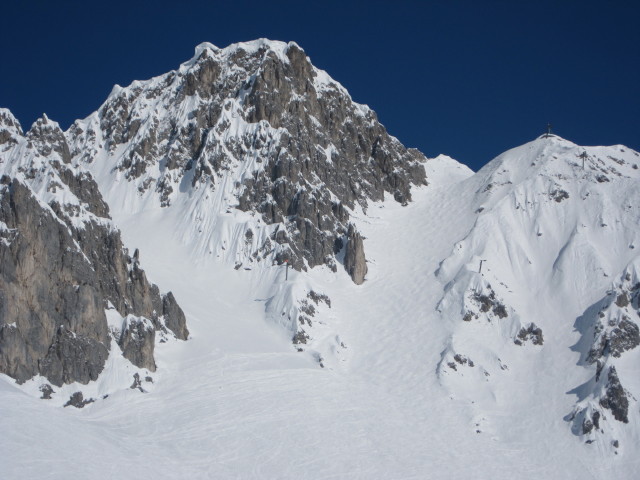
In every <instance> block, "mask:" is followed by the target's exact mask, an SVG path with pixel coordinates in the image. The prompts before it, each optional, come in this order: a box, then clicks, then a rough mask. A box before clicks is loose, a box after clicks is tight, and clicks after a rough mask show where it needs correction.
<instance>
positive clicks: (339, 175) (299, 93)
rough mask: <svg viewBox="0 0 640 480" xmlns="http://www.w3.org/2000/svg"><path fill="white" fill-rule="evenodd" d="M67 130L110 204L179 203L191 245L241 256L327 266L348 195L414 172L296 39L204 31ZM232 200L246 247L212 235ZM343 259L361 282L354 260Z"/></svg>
mask: <svg viewBox="0 0 640 480" xmlns="http://www.w3.org/2000/svg"><path fill="white" fill-rule="evenodd" d="M68 138H69V142H70V144H71V145H72V150H73V152H72V153H73V155H74V156H75V157H76V158H77V159H79V160H80V161H82V162H84V163H86V164H88V167H89V168H90V169H91V171H92V172H94V173H95V174H96V176H97V178H99V179H100V180H99V181H100V184H101V186H102V189H103V191H104V193H105V195H106V197H107V199H108V201H109V203H110V204H112V203H116V204H117V205H118V206H117V207H116V209H118V208H122V209H124V210H126V211H131V209H134V210H135V209H146V208H151V206H153V207H155V206H160V207H164V208H174V209H179V210H182V211H183V212H184V221H183V222H182V224H181V225H180V226H179V228H180V230H181V231H182V232H183V236H184V238H183V242H185V243H189V244H190V245H191V246H192V248H193V251H194V255H195V257H207V256H209V255H215V256H216V257H223V258H227V259H229V260H230V261H233V262H234V263H235V264H236V265H238V266H239V267H240V266H249V265H251V264H254V263H256V262H260V261H263V260H264V261H265V263H269V264H271V263H273V262H274V261H275V262H277V263H278V264H281V263H282V262H284V261H287V262H288V263H289V264H290V265H291V266H293V268H295V269H296V270H301V269H306V268H308V267H314V266H317V265H328V266H330V267H331V268H333V269H335V268H336V255H337V254H338V253H340V252H341V250H342V249H343V247H344V246H345V244H346V243H348V241H349V239H350V237H349V235H348V232H349V228H348V227H349V219H350V212H351V211H352V210H353V209H354V208H356V206H357V207H359V208H362V209H366V208H367V205H368V203H369V202H371V201H379V200H382V199H383V198H384V195H385V193H387V194H390V195H391V196H393V198H395V200H397V201H398V202H401V203H406V202H408V201H409V200H410V199H411V191H410V188H411V185H412V184H415V185H422V184H425V183H426V179H425V173H424V168H423V165H422V163H423V162H424V161H425V158H424V156H423V155H422V154H421V153H420V152H418V151H416V150H407V149H406V148H404V147H403V146H402V145H401V144H400V143H399V142H398V141H397V140H396V139H395V138H393V137H391V136H389V135H388V134H387V132H386V131H385V129H384V127H382V125H380V123H378V121H377V118H376V116H375V114H374V113H373V112H372V111H371V110H370V109H369V108H367V107H365V106H362V105H358V104H356V103H354V102H352V100H351V98H350V97H349V95H348V93H347V92H346V91H345V90H344V88H343V87H341V86H340V85H339V84H338V83H337V82H335V81H333V80H332V79H331V78H330V77H329V76H328V75H327V74H326V73H325V72H323V71H321V70H318V69H316V68H315V67H313V66H312V65H311V63H310V61H309V59H308V58H307V56H306V55H305V53H304V52H303V51H302V50H301V49H300V47H298V46H297V45H296V44H295V43H289V44H285V43H282V42H272V41H267V40H259V41H255V42H248V43H242V44H237V45H232V46H230V47H227V48H225V49H218V48H217V47H214V46H213V45H211V44H206V43H205V44H202V45H200V46H198V47H197V48H196V54H195V56H194V57H193V58H192V59H191V60H190V61H188V62H186V63H184V64H183V65H181V66H180V68H179V69H178V70H176V71H172V72H170V73H168V74H166V75H162V76H160V77H156V78H153V79H151V80H148V81H144V82H134V83H133V84H132V85H130V86H129V87H126V88H120V87H116V88H114V91H113V92H112V94H111V95H110V97H109V98H108V100H107V101H106V102H105V103H104V105H103V106H102V107H101V108H100V109H99V110H98V111H97V112H96V113H95V114H93V115H91V116H90V117H88V118H87V119H85V120H83V121H78V122H76V123H75V124H74V125H73V126H72V128H71V129H70V130H69V132H68ZM121 199H122V200H121ZM120 202H122V206H120ZM233 209H237V210H239V211H242V212H250V213H251V214H252V216H253V217H254V218H252V221H245V222H242V223H241V224H240V223H237V224H235V225H234V226H233V227H230V228H232V229H233V230H234V231H233V232H231V233H230V235H231V236H232V237H235V236H239V237H241V238H242V237H243V238H245V239H246V240H247V243H249V244H250V248H249V249H240V250H238V249H236V248H235V247H234V246H230V245H226V247H231V250H230V251H229V250H227V251H224V250H222V248H223V247H225V243H228V240H227V239H221V238H217V237H216V235H217V234H216V231H217V230H219V229H220V228H221V224H222V223H224V222H225V218H226V217H228V213H229V212H230V210H233ZM256 215H257V216H256ZM352 232H353V235H355V233H356V232H355V231H353V229H352ZM245 250H246V251H245ZM351 272H352V276H353V279H354V281H355V282H356V283H362V281H363V280H364V273H365V272H366V268H364V265H361V266H359V267H358V268H352V269H351Z"/></svg>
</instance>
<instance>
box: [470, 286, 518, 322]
mask: <svg viewBox="0 0 640 480" xmlns="http://www.w3.org/2000/svg"><path fill="white" fill-rule="evenodd" d="M470 300H471V303H472V304H475V307H474V308H472V309H469V310H467V311H466V312H465V314H464V315H463V316H462V320H463V321H465V322H470V321H471V320H472V319H474V318H475V319H478V318H480V314H486V318H487V320H488V321H489V322H490V321H491V318H492V317H493V318H497V319H502V318H507V317H508V316H509V313H508V312H507V307H506V306H505V305H504V303H502V301H500V299H499V298H498V297H497V296H496V292H495V291H494V290H493V288H491V285H487V286H486V292H478V291H474V292H472V293H471V296H470Z"/></svg>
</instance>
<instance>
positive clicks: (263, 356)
mask: <svg viewBox="0 0 640 480" xmlns="http://www.w3.org/2000/svg"><path fill="white" fill-rule="evenodd" d="M427 169H428V175H429V179H430V181H431V182H432V184H431V185H430V186H428V187H423V188H421V189H415V190H414V201H413V202H412V203H410V204H409V205H408V206H407V207H402V206H400V205H399V204H398V203H396V202H393V201H387V202H384V203H379V204H372V205H371V206H370V207H369V209H368V211H367V212H366V214H364V213H362V212H361V213H360V214H356V218H357V222H358V228H359V229H360V230H361V232H362V234H363V235H364V237H366V243H365V248H366V254H367V259H368V261H369V273H368V275H367V281H366V282H365V283H364V284H363V285H362V286H356V285H354V284H353V283H352V282H351V280H350V279H349V278H348V276H347V275H346V273H345V272H344V271H343V270H342V269H341V268H339V269H338V271H337V272H336V273H333V272H331V271H330V270H328V269H327V268H317V269H314V270H311V271H309V272H307V273H296V272H291V271H290V272H289V280H288V282H290V283H296V282H310V283H312V284H313V286H314V288H318V289H319V290H320V291H322V292H323V293H326V294H327V295H328V296H329V297H330V298H331V302H332V308H331V309H330V311H329V315H328V316H327V317H326V318H324V319H318V321H325V322H327V324H329V327H328V330H327V332H329V333H328V335H332V334H336V335H339V336H340V339H341V341H342V342H343V343H344V344H345V346H346V348H344V349H343V350H341V351H340V352H339V353H336V354H335V355H334V356H333V357H332V358H331V359H329V361H328V362H327V365H326V366H325V368H320V366H319V364H318V361H317V359H316V358H314V357H313V355H311V354H310V353H308V352H302V353H300V352H296V351H295V349H294V348H293V347H292V345H291V338H290V335H289V333H288V331H287V330H286V329H283V328H281V326H279V325H277V324H275V323H273V322H268V321H266V320H265V303H266V302H267V300H268V299H269V298H270V296H272V295H274V291H276V290H277V289H278V288H280V287H279V286H281V285H283V284H285V283H286V282H285V279H284V270H283V269H282V268H280V267H275V266H274V267H272V268H254V269H252V270H244V269H239V270H234V269H233V265H232V264H229V263H228V262H226V263H225V262H216V261H215V260H212V261H198V259H197V258H194V256H193V255H192V254H191V252H190V249H189V245H188V244H184V243H183V242H182V241H180V240H179V238H180V235H179V233H178V234H176V232H174V231H173V230H174V228H175V225H176V223H175V222H176V218H171V215H180V213H179V211H177V210H175V209H174V210H173V212H174V213H170V214H167V213H166V211H162V210H160V209H158V210H157V211H149V210H148V211H143V212H139V213H137V214H135V215H133V216H131V215H127V213H126V212H125V211H122V210H121V211H118V210H117V209H115V210H114V211H112V213H113V216H114V220H115V222H116V224H118V226H119V227H120V228H121V229H122V231H123V236H124V239H125V241H126V243H127V244H128V246H129V247H130V248H136V247H140V248H141V262H142V263H143V265H144V266H145V269H146V271H147V273H148V276H149V278H150V279H151V280H152V281H154V282H156V283H158V284H160V285H162V288H163V289H166V290H172V291H173V292H174V294H175V296H176V298H177V299H178V301H179V303H180V305H181V306H182V308H183V309H184V311H185V313H186V315H187V320H188V325H189V329H190V331H191V338H190V340H189V341H187V342H173V343H169V344H167V345H163V346H162V348H158V349H157V364H158V372H157V374H156V376H155V383H154V385H153V387H152V389H151V392H150V393H148V394H141V393H140V392H138V391H137V390H122V391H118V392H117V393H115V394H113V395H110V396H109V397H108V398H106V399H104V400H100V401H97V402H96V403H94V404H91V405H88V406H87V407H85V408H84V409H82V410H77V409H73V408H65V409H62V408H59V407H50V406H49V405H47V402H45V401H42V400H38V399H35V398H32V397H30V396H27V395H25V394H24V393H23V392H22V391H21V390H20V389H19V388H17V387H16V386H14V385H13V384H12V383H11V381H9V380H8V379H6V377H4V378H5V379H6V380H7V381H5V382H0V396H1V397H0V404H1V405H2V407H1V408H2V415H0V431H1V432H2V435H0V464H2V465H3V466H2V472H3V473H2V478H5V479H18V478H35V477H38V478H71V477H76V478H93V479H103V478H104V479H107V478H125V479H134V478H158V479H165V478H167V479H169V478H176V479H177V478H203V479H204V478H211V479H220V478H225V479H227V478H229V479H233V478H238V479H251V478H255V479H272V478H278V479H294V478H295V479H300V478H309V479H341V478H350V479H351V478H354V479H371V478H381V479H383V478H384V479H425V478H435V479H440V478H441V479H469V478H486V479H495V480H499V479H513V478H519V479H526V478H557V479H572V478H575V479H578V478H579V479H585V478H602V479H604V478H633V472H634V471H636V470H637V468H638V467H640V465H639V463H640V459H639V457H638V455H637V454H636V453H637V450H638V446H637V444H636V445H631V444H629V445H624V447H625V448H626V451H625V454H624V455H617V456H616V455H611V454H610V453H609V454H605V453H604V452H602V451H600V450H598V449H594V448H591V447H592V446H587V445H585V444H584V443H583V441H582V440H581V439H580V438H579V437H576V436H574V435H572V434H571V432H570V428H569V426H568V424H567V422H566V421H564V420H563V416H564V415H566V414H567V413H568V412H570V410H571V408H572V405H573V403H574V402H575V398H572V396H571V395H569V394H567V393H566V390H564V391H562V386H563V385H564V384H566V383H567V376H568V375H574V374H575V372H576V371H579V370H573V371H571V372H568V371H565V370H564V369H563V368H562V366H563V365H564V364H565V363H566V362H567V361H569V364H570V365H572V366H575V364H576V363H577V362H578V360H579V354H578V353H575V352H571V351H570V350H569V347H570V346H571V345H573V344H575V343H576V341H577V340H578V338H579V335H578V333H577V332H572V329H571V328H569V327H568V328H566V329H562V330H563V331H564V332H568V334H567V336H566V338H559V339H558V338H556V339H555V340H553V339H552V338H549V341H548V342H547V343H546V344H545V346H544V347H543V350H542V351H533V350H532V351H531V352H528V353H530V354H527V353H523V354H522V355H518V356H516V355H513V358H510V359H509V373H508V374H504V375H496V376H495V377H496V380H495V382H494V383H490V385H489V386H488V387H487V388H486V389H480V388H479V387H478V382H477V381H476V380H472V381H469V382H466V383H465V382H459V383H457V384H455V385H454V386H453V387H452V386H451V385H448V384H443V383H442V379H441V377H439V376H438V375H437V366H438V364H439V362H440V361H441V357H442V353H443V351H444V350H445V349H446V348H447V346H448V345H450V344H451V341H452V337H453V336H455V335H456V328H455V325H453V323H454V322H453V320H451V321H449V320H447V319H443V316H442V315H441V314H440V313H439V312H438V311H437V307H438V304H439V302H440V301H441V299H442V297H443V291H444V288H445V285H443V283H442V280H441V279H440V278H438V277H437V276H436V275H435V272H436V271H437V270H438V268H439V267H440V266H441V262H442V261H443V260H444V259H446V258H448V257H449V256H450V255H451V254H452V246H453V245H454V244H456V242H458V241H460V240H461V239H463V238H465V236H467V234H468V233H469V232H470V230H471V229H472V228H473V226H474V224H475V221H476V217H477V214H476V213H475V212H474V208H473V207H474V198H473V197H474V195H475V193H476V192H475V190H474V189H473V188H470V182H471V183H472V182H477V177H471V178H469V176H470V174H471V172H470V171H469V170H468V169H466V168H465V167H462V166H460V165H459V164H457V163H456V162H454V161H453V160H450V159H447V158H446V157H439V158H438V159H435V160H432V161H430V162H429V163H428V164H427ZM544 309H545V307H544V306H542V305H541V307H540V310H539V312H540V314H544V313H547V312H545V310H544ZM535 313H536V312H529V314H530V315H532V316H534V314H535ZM574 320H575V318H574V319H567V324H568V325H572V324H573V321H574ZM559 330H561V329H560V328H558V331H559ZM545 333H546V332H545ZM477 335H479V336H480V337H479V338H475V339H474V340H475V341H476V342H478V343H482V342H483V341H484V340H486V341H487V342H491V341H492V340H491V338H492V337H491V335H492V332H491V331H486V330H481V329H478V331H477ZM482 335H485V336H486V339H485V338H483V337H482ZM551 337H553V335H551ZM574 357H575V358H574ZM556 365H557V368H555V367H556ZM541 367H544V368H541ZM587 377H588V373H587V372H584V379H580V378H572V379H571V380H570V384H571V385H579V384H580V383H582V381H584V380H586V378H587ZM492 382H493V379H492Z"/></svg>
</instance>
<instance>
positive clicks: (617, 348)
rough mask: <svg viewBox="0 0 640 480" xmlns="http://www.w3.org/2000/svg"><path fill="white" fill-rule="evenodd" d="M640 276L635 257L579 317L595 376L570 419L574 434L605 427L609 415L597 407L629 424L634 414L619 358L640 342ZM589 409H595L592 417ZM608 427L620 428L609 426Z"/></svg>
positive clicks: (625, 368) (591, 431) (587, 356)
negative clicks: (589, 388)
mask: <svg viewBox="0 0 640 480" xmlns="http://www.w3.org/2000/svg"><path fill="white" fill-rule="evenodd" d="M638 276H639V273H638V267H637V260H636V262H632V264H630V265H629V267H627V269H626V271H625V272H623V274H622V275H621V277H620V279H619V280H618V281H617V282H616V283H615V284H614V287H613V288H612V289H611V290H610V291H609V292H607V294H606V295H605V297H604V298H603V299H602V300H601V301H600V302H598V303H596V304H595V305H593V307H592V308H590V309H589V310H588V311H587V312H589V313H588V314H585V316H584V317H581V319H579V321H580V322H584V325H585V326H583V327H582V328H583V329H584V331H583V335H585V336H587V339H588V340H589V342H590V348H589V350H588V351H586V352H584V363H585V364H586V365H587V366H590V367H591V368H593V367H594V366H595V375H594V378H593V379H592V380H591V382H593V383H592V384H593V385H594V386H593V389H592V390H591V393H590V395H592V397H590V398H589V397H587V400H583V401H582V402H581V404H579V406H577V408H576V410H575V411H574V415H573V416H572V417H571V418H570V420H573V421H574V433H577V434H579V433H581V434H583V435H590V434H592V433H595V432H597V431H603V430H604V427H603V424H604V423H606V418H607V417H606V416H603V415H601V414H600V413H599V412H598V411H597V410H596V408H598V409H600V408H604V409H607V410H610V411H611V413H612V415H613V418H614V419H615V420H617V421H618V422H620V423H623V424H625V423H629V415H630V413H633V409H632V407H631V402H635V401H636V400H635V398H634V396H633V395H632V394H631V393H630V392H628V391H627V390H626V389H625V388H624V386H623V382H624V381H625V380H624V379H625V378H628V376H629V374H630V372H629V371H628V370H627V367H626V365H625V364H624V363H622V364H618V359H619V358H620V357H622V356H623V355H624V354H625V352H628V351H629V350H633V349H635V348H637V347H638V345H640V328H639V327H638V322H639V321H640V312H638V308H640V282H638ZM591 312H593V313H591ZM616 365H617V366H618V367H619V369H617V368H616ZM619 371H620V373H618V372H619ZM625 375H626V376H625ZM621 379H622V380H621ZM589 411H592V412H593V413H592V414H591V417H589V414H588V412H589ZM601 411H602V410H601ZM580 419H582V420H580ZM578 421H581V422H582V428H581V430H578V429H576V428H575V427H576V422H578ZM609 428H620V427H614V426H613V425H609Z"/></svg>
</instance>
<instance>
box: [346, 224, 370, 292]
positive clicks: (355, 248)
mask: <svg viewBox="0 0 640 480" xmlns="http://www.w3.org/2000/svg"><path fill="white" fill-rule="evenodd" d="M344 268H345V269H346V270H347V273H348V274H349V276H350V277H351V279H352V280H353V282H354V283H355V284H356V285H361V284H362V283H363V282H364V277H365V275H366V274H367V261H366V259H365V256H364V242H363V240H362V236H360V233H359V232H358V231H357V230H356V229H355V227H354V226H353V224H350V225H349V230H348V232H347V247H346V251H345V255H344Z"/></svg>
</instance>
